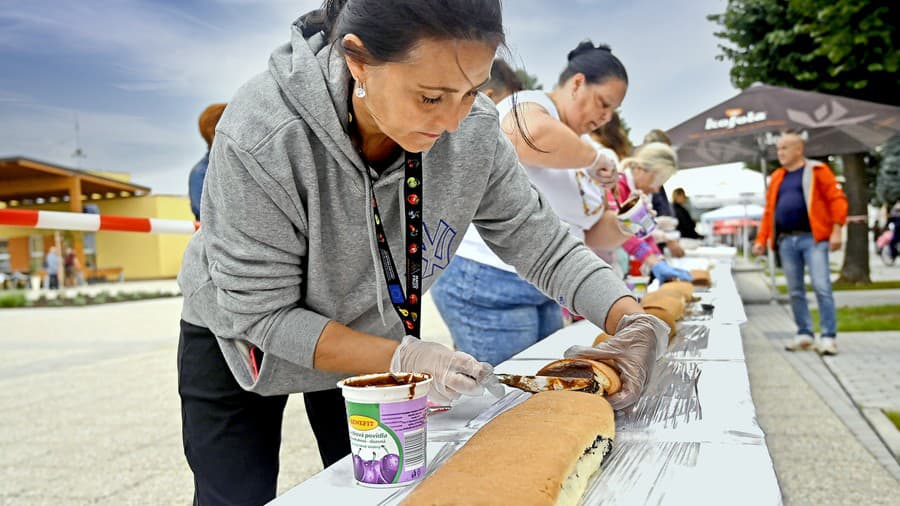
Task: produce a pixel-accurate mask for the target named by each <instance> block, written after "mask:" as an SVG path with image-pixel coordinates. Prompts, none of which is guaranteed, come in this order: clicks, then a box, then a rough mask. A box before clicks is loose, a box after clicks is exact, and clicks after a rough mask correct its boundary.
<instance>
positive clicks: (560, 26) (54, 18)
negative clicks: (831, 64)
mask: <svg viewBox="0 0 900 506" xmlns="http://www.w3.org/2000/svg"><path fill="white" fill-rule="evenodd" d="M320 4H321V0H277V1H276V0H209V1H205V2H154V1H150V0H117V1H114V2H110V1H107V0H82V1H78V2H74V1H72V2H59V1H58V0H13V1H12V2H10V1H8V0H7V1H6V2H4V4H3V5H4V8H3V9H2V10H0V59H2V58H4V57H5V56H6V55H13V56H15V61H16V62H20V61H22V60H24V59H26V58H27V59H29V60H31V61H32V62H33V63H31V65H32V69H33V75H26V74H27V73H28V72H29V70H30V69H27V68H23V69H20V70H19V71H18V74H17V75H16V76H6V77H2V78H0V116H2V117H3V120H4V121H3V122H0V156H4V155H7V154H23V155H27V156H33V157H35V158H45V159H47V160H48V161H55V162H57V163H61V164H65V165H72V164H73V163H74V161H75V160H74V159H73V158H72V157H71V154H72V152H74V150H75V144H74V116H75V111H76V110H77V111H78V114H79V121H80V124H81V138H82V147H83V149H84V151H85V152H86V153H87V154H88V157H89V158H88V159H87V160H85V161H83V163H84V165H85V166H90V167H96V168H99V169H107V170H121V171H129V172H132V173H133V176H134V180H135V182H137V183H138V184H147V185H149V186H152V187H153V188H154V190H155V191H161V192H164V193H184V186H185V183H184V180H185V178H186V174H187V171H188V170H189V169H190V167H191V166H192V165H193V164H194V163H195V162H196V159H197V158H199V157H200V155H201V154H202V153H203V150H204V149H205V144H203V142H202V140H200V138H199V135H198V134H197V131H196V114H199V112H200V111H201V110H202V109H203V107H204V106H205V105H206V104H209V103H211V102H217V101H227V100H229V99H230V97H231V96H232V95H233V94H234V92H235V91H236V90H237V88H238V87H239V86H240V85H241V84H243V83H244V82H246V81H247V80H248V79H249V78H250V77H252V76H253V75H255V74H256V73H258V72H261V71H263V70H265V68H266V65H267V60H268V55H269V54H270V52H271V50H272V49H273V48H275V47H276V46H277V45H279V44H281V43H284V42H286V41H287V40H288V38H289V36H290V31H289V30H290V24H291V22H292V21H293V20H294V19H295V18H296V17H297V16H298V15H299V14H301V13H303V12H306V11H308V10H311V9H313V8H317V7H318V6H319V5H320ZM725 6H726V3H725V0H698V1H697V2H687V3H685V2H667V1H663V0H633V1H632V2H613V1H611V0H601V1H598V0H578V1H575V2H571V1H564V2H560V1H555V0H508V1H506V2H504V23H505V25H506V28H507V33H508V41H509V45H510V47H511V49H512V50H513V62H512V63H513V64H514V65H515V66H522V65H523V64H524V65H525V67H526V68H527V70H528V71H529V72H530V73H532V74H536V75H537V76H538V78H539V80H540V81H541V82H542V83H543V84H544V87H545V89H550V88H552V86H553V84H554V83H555V82H556V79H557V76H558V74H559V72H560V71H561V70H562V69H563V67H564V66H565V63H566V54H567V53H568V51H569V50H571V49H572V48H574V47H575V45H576V44H577V43H578V42H579V41H581V40H582V39H585V38H591V39H593V40H594V42H607V43H609V44H610V45H611V46H612V48H613V50H614V52H615V54H617V55H618V56H619V57H620V58H621V59H622V60H623V62H625V65H626V66H627V68H628V73H629V77H630V86H629V91H628V96H627V97H626V99H625V102H624V104H623V113H624V115H625V118H626V120H627V122H628V124H629V125H630V126H631V127H632V139H633V140H640V138H641V137H642V136H643V135H644V133H646V132H647V131H648V130H650V129H651V128H668V127H671V126H674V125H675V124H676V123H679V122H680V121H682V120H684V119H687V118H688V117H690V116H692V115H694V114H696V113H697V112H700V111H702V110H704V109H706V108H708V107H709V106H711V105H712V104H714V103H716V102H718V101H721V100H723V99H725V98H727V97H729V96H731V95H733V94H734V93H735V90H734V89H733V88H732V87H731V85H730V83H729V82H728V75H727V74H728V64H727V63H722V62H717V61H715V60H714V56H715V54H716V53H717V49H716V47H715V45H716V39H715V38H714V37H713V35H712V33H713V31H714V30H715V26H714V25H713V24H712V23H710V22H708V21H707V20H706V19H705V16H706V15H707V14H711V13H715V12H722V11H724V10H725ZM47 62H61V63H62V64H64V65H66V68H65V71H66V72H70V71H71V69H72V68H78V67H79V66H82V67H83V68H85V69H91V71H96V72H97V74H98V75H96V76H79V80H78V81H77V83H75V85H74V87H73V86H72V82H70V81H67V80H66V79H65V78H58V77H57V76H63V77H64V74H63V73H62V72H63V71H60V72H55V71H56V70H57V69H55V68H47V65H48V63H47ZM101 74H102V75H101ZM47 75H52V76H53V77H51V78H50V79H49V81H48V78H47ZM13 77H15V78H16V79H17V80H16V81H12V80H11V79H12V78H13ZM54 79H56V81H54ZM39 81H40V82H39ZM73 81H75V80H74V79H73ZM13 82H15V83H16V84H15V85H12V84H11V83H13ZM76 88H77V89H76ZM123 111H128V112H133V113H132V114H126V113H124V112H123ZM134 111H139V112H134Z"/></svg>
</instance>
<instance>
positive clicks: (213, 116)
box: [188, 104, 227, 221]
mask: <svg viewBox="0 0 900 506" xmlns="http://www.w3.org/2000/svg"><path fill="white" fill-rule="evenodd" d="M226 105H227V104H212V105H210V106H208V107H207V108H206V109H204V110H203V112H202V113H200V120H199V121H198V124H199V127H200V136H201V137H203V140H204V141H206V154H205V155H203V158H201V159H200V161H199V162H197V165H194V168H192V169H191V174H190V176H188V196H189V197H190V199H191V212H192V213H194V219H195V220H197V221H200V197H201V196H202V194H203V180H204V179H206V169H207V167H209V150H210V149H212V143H213V138H215V136H216V125H217V124H218V123H219V118H221V117H222V113H223V112H225V106H226Z"/></svg>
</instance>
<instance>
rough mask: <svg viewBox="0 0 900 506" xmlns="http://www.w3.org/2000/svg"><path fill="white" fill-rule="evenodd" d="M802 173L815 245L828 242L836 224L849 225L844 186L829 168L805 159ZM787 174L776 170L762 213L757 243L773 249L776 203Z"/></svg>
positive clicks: (778, 169)
mask: <svg viewBox="0 0 900 506" xmlns="http://www.w3.org/2000/svg"><path fill="white" fill-rule="evenodd" d="M800 170H802V171H803V172H804V174H803V196H804V197H805V198H806V210H807V213H808V214H809V226H810V228H811V229H812V234H813V238H814V239H815V240H816V242H819V241H827V240H828V238H829V237H830V236H831V231H832V230H833V229H834V225H835V224H839V225H843V224H845V223H846V222H847V196H846V195H844V192H843V190H841V185H840V184H838V182H837V180H836V179H835V178H834V174H833V173H832V172H831V169H830V168H828V165H827V164H825V163H822V162H817V161H815V160H806V165H805V166H804V167H803V168H802V169H800ZM785 173H787V171H786V170H785V169H784V167H779V168H777V169H775V172H773V173H772V179H771V181H770V182H769V190H768V191H767V192H766V210H765V212H764V213H763V217H762V222H761V223H760V225H759V232H758V233H757V235H756V243H757V244H764V245H767V246H769V247H772V246H773V245H772V242H773V241H774V239H775V237H776V232H775V201H776V200H777V199H778V188H779V187H780V186H781V182H782V181H783V180H784V175H785Z"/></svg>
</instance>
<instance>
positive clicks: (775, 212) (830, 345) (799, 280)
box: [753, 133, 847, 355]
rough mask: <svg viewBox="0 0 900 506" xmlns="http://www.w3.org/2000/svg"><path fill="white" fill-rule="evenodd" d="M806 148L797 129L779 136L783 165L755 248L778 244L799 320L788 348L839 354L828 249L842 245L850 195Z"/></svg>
mask: <svg viewBox="0 0 900 506" xmlns="http://www.w3.org/2000/svg"><path fill="white" fill-rule="evenodd" d="M804 147H805V144H804V142H803V138H801V137H800V136H799V135H797V134H795V133H787V134H784V135H782V136H781V138H780V139H779V140H778V161H779V162H780V163H781V167H779V168H778V169H776V170H775V172H773V173H772V179H771V181H770V183H769V190H768V192H767V194H766V210H765V212H764V213H763V218H762V223H761V224H760V227H759V234H757V236H756V242H755V243H754V245H753V253H754V254H755V255H762V254H763V253H765V251H766V246H768V247H772V248H778V253H779V254H780V256H781V267H782V269H783V270H784V277H785V278H786V279H787V285H788V291H789V292H790V296H791V310H792V311H793V313H794V322H796V324H797V336H796V337H795V338H794V340H793V341H792V342H791V343H789V344H788V345H787V346H785V349H787V350H788V351H798V350H808V349H812V348H816V350H817V351H818V352H819V354H822V355H835V354H837V346H836V345H835V338H836V337H837V321H836V320H837V318H836V315H835V308H834V297H833V295H832V293H831V277H830V276H831V270H830V269H829V266H828V252H829V251H837V250H839V249H840V248H841V243H842V236H841V227H842V226H843V225H844V223H846V221H847V197H846V196H845V195H844V192H843V191H842V190H841V186H840V185H839V184H838V182H837V180H835V178H834V174H832V172H831V169H830V168H828V165H826V164H824V163H822V162H817V161H815V160H807V159H806V158H805V157H804V156H803V150H804ZM805 266H809V277H810V279H811V280H812V286H813V291H815V293H816V300H817V301H818V303H819V324H820V325H819V326H820V327H821V331H822V338H821V339H820V340H819V343H818V345H817V346H815V345H816V341H815V334H814V333H813V323H812V316H811V315H810V314H809V307H808V306H807V304H806V288H805V285H804V282H803V273H804V270H805Z"/></svg>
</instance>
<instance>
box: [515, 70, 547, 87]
mask: <svg viewBox="0 0 900 506" xmlns="http://www.w3.org/2000/svg"><path fill="white" fill-rule="evenodd" d="M516 76H518V78H519V80H520V81H522V89H523V90H543V89H544V85H543V84H541V83H540V82H538V78H537V76H536V75H532V74H529V73H528V72H526V71H525V69H516Z"/></svg>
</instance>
